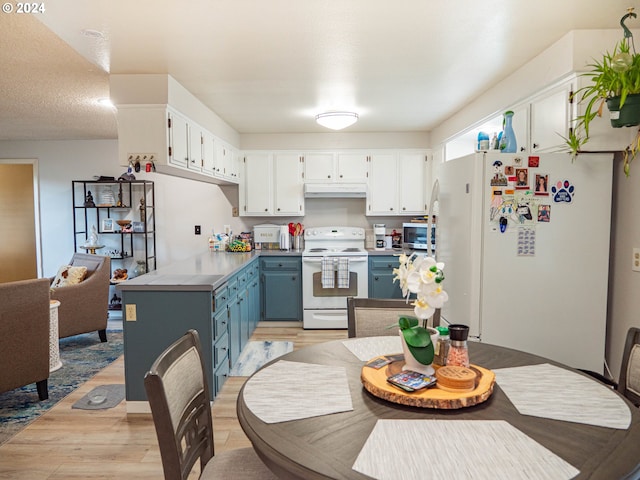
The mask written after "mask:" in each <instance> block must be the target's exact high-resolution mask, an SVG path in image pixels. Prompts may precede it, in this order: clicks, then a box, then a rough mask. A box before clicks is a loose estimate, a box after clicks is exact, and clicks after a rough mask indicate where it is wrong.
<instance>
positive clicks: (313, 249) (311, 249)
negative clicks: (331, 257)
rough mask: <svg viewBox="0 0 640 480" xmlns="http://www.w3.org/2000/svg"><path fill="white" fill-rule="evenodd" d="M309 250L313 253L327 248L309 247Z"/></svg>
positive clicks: (324, 250)
mask: <svg viewBox="0 0 640 480" xmlns="http://www.w3.org/2000/svg"><path fill="white" fill-rule="evenodd" d="M309 251H310V252H313V253H315V252H326V251H327V249H326V248H310V249H309Z"/></svg>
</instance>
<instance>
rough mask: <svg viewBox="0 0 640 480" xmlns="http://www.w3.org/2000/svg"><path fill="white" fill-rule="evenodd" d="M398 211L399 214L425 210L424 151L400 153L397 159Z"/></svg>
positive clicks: (420, 213) (426, 187) (419, 212)
mask: <svg viewBox="0 0 640 480" xmlns="http://www.w3.org/2000/svg"><path fill="white" fill-rule="evenodd" d="M398 167H399V168H398V171H399V175H400V178H399V182H398V184H399V186H398V194H399V195H398V196H399V198H400V201H399V205H398V207H399V213H400V214H401V215H423V214H424V213H425V210H426V198H425V196H426V195H427V193H428V192H427V189H428V188H431V185H427V181H426V174H427V156H426V154H424V153H401V154H400V157H399V159H398Z"/></svg>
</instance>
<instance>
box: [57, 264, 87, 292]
mask: <svg viewBox="0 0 640 480" xmlns="http://www.w3.org/2000/svg"><path fill="white" fill-rule="evenodd" d="M86 276H87V267H72V266H71V265H64V266H62V267H60V269H59V270H58V273H57V275H56V278H54V279H53V283H52V284H51V288H58V287H66V286H68V285H76V284H78V283H80V282H82V281H83V280H84V279H85V277H86Z"/></svg>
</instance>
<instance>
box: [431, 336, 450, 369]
mask: <svg viewBox="0 0 640 480" xmlns="http://www.w3.org/2000/svg"><path fill="white" fill-rule="evenodd" d="M436 330H438V334H439V336H438V341H437V343H436V345H435V356H434V358H433V364H434V365H440V366H442V367H443V366H445V365H446V364H447V354H448V353H449V329H448V328H447V327H436Z"/></svg>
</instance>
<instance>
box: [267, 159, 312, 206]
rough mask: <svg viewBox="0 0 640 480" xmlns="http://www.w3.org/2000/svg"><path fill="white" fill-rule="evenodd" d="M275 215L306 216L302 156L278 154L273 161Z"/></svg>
mask: <svg viewBox="0 0 640 480" xmlns="http://www.w3.org/2000/svg"><path fill="white" fill-rule="evenodd" d="M273 176H274V177H273V178H274V196H275V199H274V200H275V202H274V210H273V213H274V214H275V215H294V216H296V215H304V192H303V183H302V156H301V155H296V154H276V155H275V156H274V159H273Z"/></svg>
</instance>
